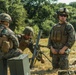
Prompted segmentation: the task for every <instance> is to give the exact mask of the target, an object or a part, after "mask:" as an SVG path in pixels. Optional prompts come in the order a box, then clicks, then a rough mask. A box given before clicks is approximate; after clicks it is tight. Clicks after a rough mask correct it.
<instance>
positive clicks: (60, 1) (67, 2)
mask: <svg viewBox="0 0 76 75" xmlns="http://www.w3.org/2000/svg"><path fill="white" fill-rule="evenodd" d="M70 2H76V0H58V3H66V4H69V3H70Z"/></svg>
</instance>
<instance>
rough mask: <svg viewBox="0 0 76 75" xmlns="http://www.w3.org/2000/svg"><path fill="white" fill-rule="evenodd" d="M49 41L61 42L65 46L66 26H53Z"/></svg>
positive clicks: (66, 37)
mask: <svg viewBox="0 0 76 75" xmlns="http://www.w3.org/2000/svg"><path fill="white" fill-rule="evenodd" d="M50 36H51V40H52V41H54V42H61V43H63V44H65V43H66V42H67V39H68V34H67V31H66V24H65V25H59V24H57V25H55V26H54V27H53V29H52V31H51V35H50Z"/></svg>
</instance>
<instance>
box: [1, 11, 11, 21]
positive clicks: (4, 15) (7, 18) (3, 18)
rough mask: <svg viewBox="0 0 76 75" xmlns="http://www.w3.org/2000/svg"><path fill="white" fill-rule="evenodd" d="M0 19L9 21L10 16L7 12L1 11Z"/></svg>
mask: <svg viewBox="0 0 76 75" xmlns="http://www.w3.org/2000/svg"><path fill="white" fill-rule="evenodd" d="M0 21H6V22H11V21H12V19H11V16H10V15H8V14H7V13H1V14H0Z"/></svg>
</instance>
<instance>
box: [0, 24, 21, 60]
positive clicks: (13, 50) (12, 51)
mask: <svg viewBox="0 0 76 75" xmlns="http://www.w3.org/2000/svg"><path fill="white" fill-rule="evenodd" d="M0 26H1V25H0ZM2 26H3V25H2ZM3 27H4V26H3ZM0 29H1V28H0ZM1 30H2V31H1V32H0V35H1V36H0V37H2V36H3V35H4V36H6V37H7V38H8V39H10V40H11V41H12V42H13V45H12V46H13V47H11V48H10V49H9V50H8V51H7V52H6V53H5V52H3V51H1V49H0V59H3V58H6V59H8V58H10V57H14V56H18V55H20V54H22V53H21V51H20V50H19V49H18V46H19V42H18V39H17V37H16V36H15V34H14V32H13V31H12V30H10V29H9V28H5V27H4V28H3V29H1ZM16 54H17V55H16Z"/></svg>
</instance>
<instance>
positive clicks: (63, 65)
mask: <svg viewBox="0 0 76 75" xmlns="http://www.w3.org/2000/svg"><path fill="white" fill-rule="evenodd" d="M52 65H53V68H60V69H62V70H63V69H68V68H69V65H68V54H63V55H60V54H56V55H55V54H53V56H52Z"/></svg>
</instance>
